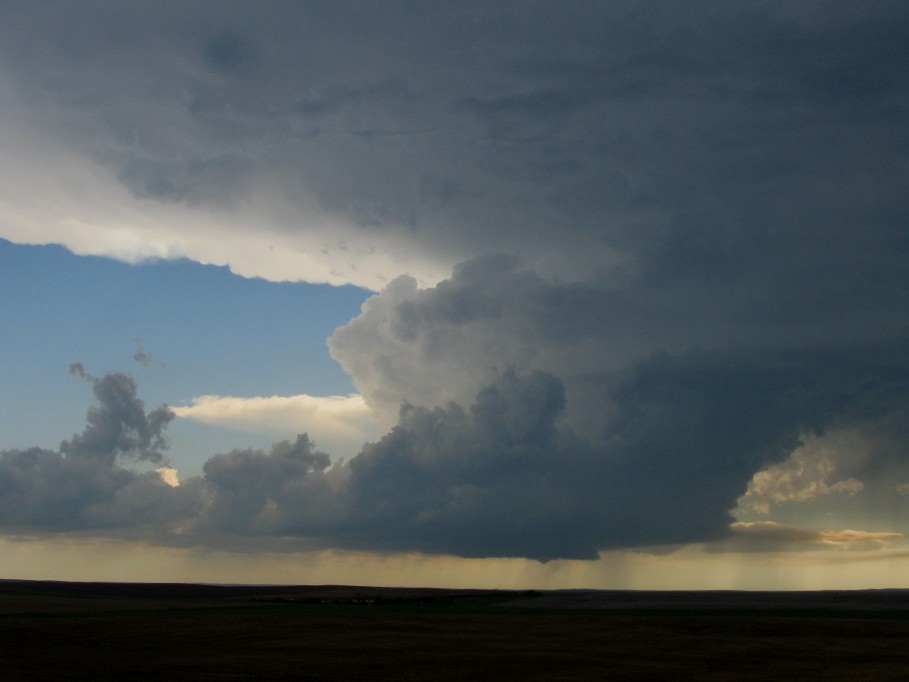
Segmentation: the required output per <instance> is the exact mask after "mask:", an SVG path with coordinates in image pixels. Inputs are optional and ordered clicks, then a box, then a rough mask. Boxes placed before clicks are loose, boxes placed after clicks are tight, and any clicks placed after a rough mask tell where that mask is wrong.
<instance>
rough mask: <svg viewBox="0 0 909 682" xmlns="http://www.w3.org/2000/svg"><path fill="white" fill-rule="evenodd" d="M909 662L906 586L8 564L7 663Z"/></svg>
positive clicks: (785, 672) (628, 667)
mask: <svg viewBox="0 0 909 682" xmlns="http://www.w3.org/2000/svg"><path fill="white" fill-rule="evenodd" d="M243 678H264V679H280V678H287V679H290V678H294V679H312V680H475V679H495V680H528V679H530V680H588V679H673V680H679V679H691V680H694V679H697V680H779V679H799V680H811V679H821V678H823V679H825V680H887V679H892V680H897V679H900V680H903V679H909V592H906V591H897V590H883V591H866V592H800V593H771V592H766V593H758V592H609V591H567V592H507V591H481V590H477V591H471V590H434V589H408V588H400V589H396V588H359V587H343V586H314V587H247V586H236V587H234V586H230V587H228V586H206V585H153V584H110V583H53V582H27V581H0V679H3V680H30V679H34V680H39V679H40V680H45V679H53V680H59V679H93V680H94V679H129V680H135V679H169V680H170V679H191V680H222V679H225V680H226V679H243Z"/></svg>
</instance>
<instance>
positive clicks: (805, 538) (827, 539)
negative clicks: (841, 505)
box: [729, 521, 906, 549]
mask: <svg viewBox="0 0 909 682" xmlns="http://www.w3.org/2000/svg"><path fill="white" fill-rule="evenodd" d="M729 528H730V530H731V531H732V533H733V536H732V539H731V544H732V545H733V546H737V545H738V546H741V545H753V546H755V547H761V548H765V549H767V548H774V547H778V546H780V545H790V544H804V545H815V546H817V547H819V548H821V547H830V548H834V547H839V548H842V549H847V548H855V547H857V548H860V549H869V548H875V547H883V546H885V545H888V544H893V543H895V542H899V541H902V540H905V538H906V536H905V535H904V534H903V533H893V532H875V531H866V530H850V529H845V530H812V529H808V528H798V527H795V526H790V525H786V524H782V523H776V522H774V521H738V522H736V523H733V524H731V525H730V527H729Z"/></svg>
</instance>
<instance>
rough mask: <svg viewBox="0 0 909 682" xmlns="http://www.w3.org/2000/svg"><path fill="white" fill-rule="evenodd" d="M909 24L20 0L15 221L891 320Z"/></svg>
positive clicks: (15, 29) (622, 8)
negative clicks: (770, 300) (472, 262)
mask: <svg viewBox="0 0 909 682" xmlns="http://www.w3.org/2000/svg"><path fill="white" fill-rule="evenodd" d="M907 12H909V10H907V9H906V7H905V6H904V5H903V4H902V3H898V2H880V3H875V4H874V6H873V7H872V6H868V5H862V6H858V5H844V4H840V5H837V6H835V7H831V6H830V5H829V3H814V2H800V3H791V2H762V3H749V4H740V5H736V6H734V7H730V6H728V5H717V4H716V3H713V2H693V3H686V5H685V7H684V8H682V7H680V6H678V4H677V3H659V2H656V3H647V4H644V5H642V4H638V3H608V4H606V3H594V4H590V3H580V2H571V3H567V5H565V6H564V7H562V8H561V9H560V11H558V12H556V11H554V10H553V8H552V5H551V3H548V2H521V3H516V4H513V3H496V6H494V7H493V6H487V5H485V4H482V3H471V2H468V3H455V4H451V3H421V4H419V5H412V4H410V3H406V2H390V3H368V2H367V3H363V2H352V3H351V2H330V3H329V2H324V3H322V2H316V3H282V2H270V3H260V4H257V5H255V6H253V5H249V4H246V3H238V2H219V3H206V2H198V3H193V5H192V6H191V7H186V6H184V5H181V4H175V3H160V2H139V1H136V2H126V3H92V4H89V5H83V6H80V7H78V8H76V7H74V6H72V5H69V4H67V3H51V4H48V3H43V4H42V5H41V6H40V7H39V6H35V5H33V4H31V3H7V4H6V5H5V6H4V10H3V13H4V21H3V22H2V28H0V31H2V37H3V40H2V41H0V45H2V46H3V47H2V48H0V60H2V67H3V68H2V72H0V74H2V76H3V91H4V93H5V101H6V102H7V105H8V106H6V107H5V112H6V114H5V116H4V126H3V133H4V136H3V138H2V139H4V140H5V141H6V142H5V146H6V147H7V148H8V149H6V150H5V151H6V152H7V154H8V158H9V159H11V160H13V159H21V161H22V163H21V164H19V166H18V174H17V175H16V174H12V173H10V177H9V178H8V180H9V182H8V196H5V197H4V202H5V203H6V204H7V205H8V207H9V210H7V211H5V214H4V220H3V227H2V230H3V232H2V234H3V235H4V236H5V237H7V238H10V239H12V240H14V241H17V240H18V241H29V242H47V241H53V242H62V243H64V244H67V245H69V246H70V247H71V248H73V249H75V250H77V251H79V252H83V253H84V252H93V253H102V254H106V255H115V256H119V257H125V258H138V257H142V256H161V255H165V256H175V255H186V256H189V257H191V258H195V259H198V260H201V261H203V262H217V263H227V264H229V265H231V266H232V267H233V268H234V269H235V270H236V271H238V272H242V273H243V274H247V275H257V276H264V277H269V278H272V279H301V280H308V281H332V282H336V283H342V282H354V283H357V284H360V285H363V286H368V287H370V288H372V289H375V290H378V289H381V288H382V287H383V286H384V284H386V283H387V282H388V281H390V280H391V279H392V278H393V277H395V276H397V275H398V274H401V273H404V272H409V273H410V274H412V275H414V276H416V277H417V278H418V279H419V280H420V281H421V282H422V283H424V284H430V283H434V282H436V281H439V280H440V279H442V278H444V277H445V276H446V275H447V272H448V271H449V270H450V268H451V267H452V266H453V265H454V264H456V263H457V262H459V261H462V260H464V259H467V258H470V257H474V256H477V255H480V254H483V253H488V252H506V253H518V254H519V255H521V256H522V257H523V258H525V259H526V260H527V261H528V262H529V263H531V264H533V267H534V268H535V269H538V270H539V271H540V272H541V273H543V274H545V275H547V276H548V275H556V276H558V277H561V278H567V279H578V278H581V279H585V278H588V277H591V276H597V275H600V274H602V273H603V272H612V274H613V276H617V274H618V271H616V268H617V267H618V268H619V271H622V272H626V273H627V272H631V273H633V274H636V275H637V276H639V277H640V278H641V279H642V280H643V281H644V282H645V283H647V284H649V285H651V286H657V285H659V284H663V285H664V286H665V287H667V290H669V291H673V292H676V294H675V295H676V296H679V297H682V296H707V297H708V299H709V297H711V296H712V295H715V294H716V293H717V292H718V291H720V290H721V291H724V292H730V293H734V294H736V295H737V296H739V297H740V298H742V299H748V300H749V301H750V302H751V304H752V306H754V307H757V306H758V305H759V303H760V302H759V301H756V300H754V299H755V298H763V297H764V296H765V295H767V294H769V293H771V292H774V293H776V294H777V295H778V296H780V297H782V298H786V294H788V293H789V292H791V291H792V287H793V286H797V287H798V288H799V289H800V290H802V291H803V292H804V293H803V298H804V299H805V300H809V299H810V300H812V301H814V302H815V306H820V307H827V306H830V305H831V300H830V299H831V297H833V298H835V299H837V300H838V299H846V301H845V302H849V303H851V304H852V305H853V307H854V310H855V311H856V312H862V313H863V315H865V316H867V317H876V316H878V315H880V314H881V312H882V311H881V310H880V297H881V295H882V293H884V292H889V294H890V295H891V296H892V295H895V291H893V284H894V283H895V282H896V281H897V280H896V279H895V278H896V277H897V276H903V275H905V266H906V263H905V253H906V242H905V239H906V236H905V230H904V229H903V225H904V224H905V221H906V219H907V217H909V215H907V206H906V201H905V191H904V189H905V177H906V170H905V165H904V163H903V159H904V158H905V154H906V150H907V146H909V134H907V131H906V127H905V125H904V113H905V107H906V101H907V100H906V97H907V90H906V83H905V79H904V78H903V77H902V74H904V73H905V71H906V68H907V66H909V48H907V45H909V40H907V37H909V36H907V29H906V28H905V27H906V26H907V25H909V16H907ZM17 145H24V146H23V147H22V148H17ZM23 150H26V151H27V152H28V156H27V157H26V156H24V154H25V153H26V152H25V151H23ZM45 153H46V154H47V155H48V156H47V158H54V159H56V163H44V162H42V161H41V159H43V158H45V156H44V154H45ZM64 159H65V160H66V162H64V161H63V160H64ZM36 164H37V167H36ZM32 171H34V173H33V172H32ZM72 173H81V174H82V178H81V179H80V181H79V182H80V183H82V186H81V187H79V186H77V187H76V188H75V190H74V189H73V187H72V185H71V183H70V185H67V183H68V182H69V180H68V177H69V175H70V174H72ZM25 180H29V181H30V182H33V185H32V187H31V189H29V188H28V186H25V185H24V184H23V183H24V182H25ZM80 189H81V190H82V191H81V193H80V191H79V190H80ZM89 189H93V190H95V191H93V192H91V193H90V194H88V193H87V190H89ZM36 192H40V193H42V194H43V196H44V197H45V202H44V204H43V207H41V211H42V212H41V213H32V214H29V212H27V211H23V210H17V209H16V207H23V208H24V206H25V204H23V200H24V199H25V198H27V197H33V196H35V193H36ZM87 196H91V197H92V200H91V202H88V201H86V197H87ZM130 197H132V198H130ZM26 203H27V202H26ZM102 207H103V209H104V210H101V208H102ZM200 209H202V210H200ZM210 211H214V214H212V213H210ZM29 215H32V218H30V217H29ZM71 215H76V216H79V218H80V221H78V222H74V221H71V220H70V221H67V220H66V216H71ZM212 215H214V216H215V218H216V220H215V222H212V221H211V220H210V218H211V217H212ZM173 220H180V221H181V222H182V223H183V224H184V225H185V226H186V227H185V228H184V229H183V230H175V229H173V228H172V227H168V223H169V222H172V221H173ZM275 248H278V249H280V250H281V251H282V252H283V254H282V255H281V256H280V257H278V256H277V255H275V254H274V250H275ZM268 253H271V256H267V254H268ZM883 263H887V268H886V272H885V271H883V270H882V269H881V265H882V264H883ZM832 273H839V274H840V275H842V273H846V276H845V277H837V279H836V280H834V279H832ZM832 285H833V286H834V289H833V291H831V286H832ZM834 292H835V296H833V293H834ZM903 301H904V302H905V299H903ZM725 303H726V304H728V303H729V301H726V302H725ZM800 303H801V301H798V302H792V303H791V305H785V304H784V305H780V306H774V307H777V310H776V312H775V313H773V314H776V315H778V316H785V315H795V314H800V313H801V311H802V307H801V305H800ZM705 304H709V305H710V306H712V307H715V306H717V305H724V302H723V301H722V300H720V301H713V300H708V301H705ZM717 312H719V311H717ZM764 314H767V315H769V314H771V312H770V311H766V312H765V313H764Z"/></svg>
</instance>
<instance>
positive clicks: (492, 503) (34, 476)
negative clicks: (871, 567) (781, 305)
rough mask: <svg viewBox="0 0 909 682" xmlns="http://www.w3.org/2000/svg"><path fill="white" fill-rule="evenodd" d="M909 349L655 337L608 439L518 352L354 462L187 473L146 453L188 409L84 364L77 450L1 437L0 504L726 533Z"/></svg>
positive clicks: (106, 515)
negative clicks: (806, 347)
mask: <svg viewBox="0 0 909 682" xmlns="http://www.w3.org/2000/svg"><path fill="white" fill-rule="evenodd" d="M905 350H906V349H905V348H904V347H902V346H899V347H891V348H880V349H878V354H877V356H876V357H875V358H874V359H873V360H869V359H868V358H867V356H866V355H865V354H859V353H856V352H854V351H851V350H849V349H838V350H831V349H827V350H826V351H824V352H821V351H820V350H815V351H813V352H812V353H811V354H806V351H799V352H797V353H794V352H783V353H765V354H758V355H755V354H730V353H689V354H685V355H683V356H679V357H670V356H666V355H662V356H653V357H651V358H649V359H647V360H644V361H641V362H639V363H637V364H635V365H634V366H633V367H632V369H631V370H629V371H628V372H626V373H625V374H624V375H623V377H622V378H621V379H620V380H618V381H617V382H616V383H615V384H614V385H613V387H612V389H611V391H610V402H609V404H608V405H603V406H602V417H603V425H604V432H603V434H601V436H600V437H599V438H598V439H597V440H591V439H588V438H585V437H582V436H580V435H578V434H577V433H576V432H575V431H573V430H572V429H571V428H570V427H569V426H568V425H567V424H566V420H565V419H564V413H565V410H566V407H567V403H566V393H565V390H564V386H563V383H562V381H561V380H560V379H559V378H558V377H556V376H555V375H553V374H551V373H546V372H542V371H533V372H530V373H525V374H518V373H516V372H515V371H513V370H508V371H505V372H503V373H502V374H501V375H499V376H498V377H497V378H496V379H495V380H493V381H492V382H491V383H490V384H488V385H486V386H485V387H483V388H482V389H481V390H479V391H478V392H477V394H476V395H475V397H474V399H473V401H472V402H471V403H470V404H468V405H466V406H463V405H461V404H458V403H456V402H449V403H447V404H446V405H444V406H436V407H425V406H417V405H407V404H405V405H404V406H403V407H402V409H401V413H400V418H399V421H398V424H397V425H396V426H395V427H393V428H392V429H391V430H390V431H389V432H388V433H387V434H386V435H384V436H383V437H382V438H381V439H379V440H378V441H377V442H375V443H372V444H367V445H365V446H364V447H363V449H362V451H361V452H360V453H359V454H358V455H357V456H356V457H354V458H352V459H351V460H350V461H349V462H347V463H344V462H336V463H334V464H332V461H331V459H330V458H329V456H328V455H327V454H325V453H324V452H322V451H320V450H319V449H317V448H316V447H315V446H314V444H313V443H312V441H311V440H310V439H309V438H308V437H307V436H300V437H298V438H297V439H296V440H295V441H294V442H282V443H278V444H276V445H274V446H273V447H272V448H271V450H270V451H258V450H235V451H232V452H228V453H225V454H219V455H215V456H213V457H211V458H210V459H209V460H208V461H207V462H206V463H205V466H204V473H203V475H202V476H199V477H193V478H189V479H187V480H185V481H182V482H181V484H180V485H179V486H173V485H172V483H173V481H170V483H171V484H168V482H167V481H166V480H165V478H164V477H163V476H162V475H161V474H160V473H158V472H157V471H148V472H145V473H140V472H138V471H136V469H135V466H136V465H137V464H139V465H141V464H142V463H143V462H148V463H150V464H157V465H161V464H163V463H165V460H164V455H163V450H164V448H165V447H166V441H165V439H164V436H163V429H164V427H165V426H166V425H167V423H168V422H169V421H170V420H171V419H172V418H173V416H174V415H173V412H171V411H170V410H169V409H167V408H166V407H161V408H158V409H156V410H153V411H152V412H150V413H148V414H146V413H145V411H144V407H143V405H142V402H141V401H140V400H139V399H138V397H137V394H136V386H135V383H134V382H133V381H132V380H131V379H130V378H129V377H127V376H126V375H123V374H108V375H105V376H103V377H100V378H94V377H91V376H89V375H88V374H86V373H85V372H84V370H82V368H81V367H80V366H74V371H75V372H76V373H78V374H80V375H81V376H84V377H85V378H87V379H89V380H90V381H91V383H92V386H93V390H94V393H95V397H96V399H97V401H98V405H96V406H94V407H92V408H91V409H90V410H89V412H88V417H87V422H88V423H87V425H86V428H85V430H84V431H83V432H82V433H80V434H76V435H75V436H73V438H71V439H70V440H68V441H64V443H62V444H61V447H60V450H59V451H56V452H52V451H46V450H40V449H31V450H13V451H4V452H3V453H0V467H2V469H3V472H4V476H3V477H2V480H3V481H4V485H3V487H2V488H0V522H2V523H3V525H4V526H6V527H15V528H26V529H32V530H33V531H64V530H83V531H92V532H100V533H103V532H106V531H105V529H114V528H116V529H118V532H123V531H124V530H127V531H129V532H131V533H133V534H139V535H143V536H146V537H149V538H153V539H155V540H156V541H159V542H176V541H179V542H180V543H186V542H189V543H192V544H199V545H207V544H208V545H218V546H225V545H227V546H237V547H239V546H242V545H243V544H244V543H246V542H247V541H248V539H249V538H260V539H262V540H263V541H265V540H268V539H269V538H270V539H279V538H283V539H284V541H287V540H288V539H289V538H296V542H297V543H300V544H301V545H305V546H316V547H339V548H353V549H364V550H374V551H421V552H427V553H444V554H453V555H458V556H465V557H492V556H498V557H503V556H513V557H528V558H533V559H538V560H549V559H556V558H595V557H596V556H598V553H599V552H600V551H602V550H608V549H612V548H628V547H642V546H654V545H676V544H680V543H690V542H707V541H712V540H718V539H722V538H724V537H726V536H727V535H728V532H729V530H728V529H729V525H730V523H731V522H732V521H733V520H734V519H733V517H732V516H731V515H730V510H731V509H733V508H734V507H735V504H736V500H737V499H738V498H739V497H740V496H741V495H742V494H743V493H744V492H745V490H746V488H747V486H748V482H749V480H751V478H752V475H753V474H754V473H755V472H756V471H759V470H761V469H766V468H767V467H768V466H769V467H771V469H770V470H773V469H772V467H773V466H776V467H778V468H779V467H782V466H792V462H793V461H794V460H793V453H798V452H800V449H801V451H802V452H804V447H805V446H804V445H803V444H802V442H800V440H799V434H801V433H804V432H805V431H806V430H807V429H813V430H815V431H818V432H820V431H823V430H825V429H828V428H832V427H834V426H836V425H841V424H849V425H851V427H852V428H857V425H859V424H868V423H880V422H881V420H882V419H886V418H888V417H891V416H892V413H893V409H894V402H893V397H894V395H900V396H901V401H902V403H903V406H904V407H905V401H906V400H907V399H909V392H907V391H906V387H907V385H909V366H907V365H906V360H905V358H906V357H907V355H906V353H905ZM857 386H862V389H861V390H858V389H857V388H856V387H857ZM805 396H810V400H805V399H804V398H805ZM883 396H886V397H887V400H883V399H882V398H883ZM869 457H870V456H869ZM787 458H788V459H787ZM799 458H800V455H798V454H796V455H795V460H798V459H799ZM784 461H786V462H788V463H789V464H787V465H781V464H780V462H784ZM891 464H892V462H888V461H883V462H866V468H868V465H876V466H878V467H881V466H883V467H885V468H886V467H887V466H888V465H891ZM873 468H874V467H873V466H871V467H870V470H873ZM893 495H896V493H895V492H893ZM741 528H746V527H744V526H742V527H741ZM748 528H751V527H750V526H749V527H748ZM761 528H763V527H761ZM749 532H750V531H749ZM831 537H832V536H831ZM868 537H871V536H868ZM168 538H169V539H168ZM232 538H233V539H232ZM822 539H824V538H822ZM846 539H848V538H846ZM872 539H873V538H872ZM826 540H831V538H826ZM834 540H835V538H834ZM774 541H776V540H774ZM831 541H833V540H831ZM836 541H840V540H836ZM842 541H845V539H844V540H842Z"/></svg>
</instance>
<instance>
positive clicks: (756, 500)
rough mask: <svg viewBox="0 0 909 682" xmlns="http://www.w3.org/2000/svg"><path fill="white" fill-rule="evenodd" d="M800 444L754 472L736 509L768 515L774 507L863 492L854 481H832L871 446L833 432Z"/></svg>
mask: <svg viewBox="0 0 909 682" xmlns="http://www.w3.org/2000/svg"><path fill="white" fill-rule="evenodd" d="M801 440H802V445H801V446H800V447H798V448H796V449H795V450H793V451H792V454H791V455H789V458H788V459H786V461H784V462H780V463H779V464H775V465H773V466H771V467H768V468H767V469H763V470H762V471H759V472H757V473H756V474H755V475H754V476H753V477H752V479H751V482H750V483H749V484H748V491H747V492H746V493H745V494H744V495H743V496H742V497H741V498H740V499H739V507H740V508H747V509H751V510H753V511H755V512H757V513H759V514H769V513H770V508H771V506H772V505H774V504H779V503H781V502H808V501H810V500H814V499H815V498H817V497H821V496H824V495H832V494H846V495H855V494H857V493H859V492H861V491H862V490H863V489H864V484H863V483H862V482H861V481H859V480H858V479H856V478H852V477H849V478H842V479H840V480H838V481H835V482H834V481H833V478H834V477H835V476H836V474H837V473H838V472H839V471H841V470H842V469H849V468H850V467H855V466H856V465H858V464H860V463H862V462H864V461H865V460H867V458H868V457H869V455H870V451H871V443H870V441H869V440H868V438H867V437H866V436H864V435H863V434H861V433H858V432H855V431H833V432H831V433H828V434H825V435H824V436H812V435H804V436H802V439H801Z"/></svg>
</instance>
